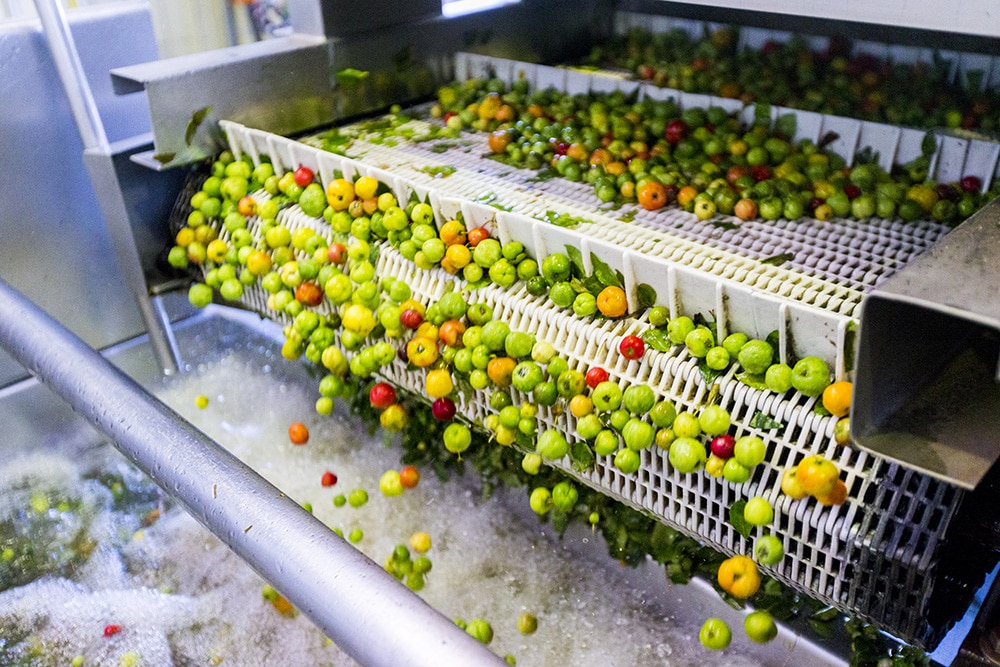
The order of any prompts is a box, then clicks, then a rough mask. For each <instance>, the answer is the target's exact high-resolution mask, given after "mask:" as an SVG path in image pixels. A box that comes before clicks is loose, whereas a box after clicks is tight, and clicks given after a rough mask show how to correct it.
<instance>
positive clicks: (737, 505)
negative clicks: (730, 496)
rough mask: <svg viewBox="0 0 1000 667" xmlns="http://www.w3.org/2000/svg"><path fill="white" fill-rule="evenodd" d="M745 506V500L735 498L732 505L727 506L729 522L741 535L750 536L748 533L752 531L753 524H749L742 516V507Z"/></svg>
mask: <svg viewBox="0 0 1000 667" xmlns="http://www.w3.org/2000/svg"><path fill="white" fill-rule="evenodd" d="M746 506H747V501H745V500H743V499H742V498H741V499H740V500H737V501H736V502H734V503H733V504H732V505H730V506H729V523H731V524H732V525H733V528H735V529H736V532H737V533H739V534H740V535H742V536H743V537H750V533H752V532H753V525H751V524H750V522H749V521H747V520H746V519H745V518H743V509H744V508H745V507H746Z"/></svg>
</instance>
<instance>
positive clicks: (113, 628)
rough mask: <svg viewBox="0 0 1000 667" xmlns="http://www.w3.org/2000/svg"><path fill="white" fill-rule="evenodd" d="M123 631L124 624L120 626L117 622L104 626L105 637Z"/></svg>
mask: <svg viewBox="0 0 1000 667" xmlns="http://www.w3.org/2000/svg"><path fill="white" fill-rule="evenodd" d="M121 631H122V626H120V625H118V624H116V623H109V624H108V625H105V626H104V636H105V637H110V636H112V635H117V634H118V633H119V632H121Z"/></svg>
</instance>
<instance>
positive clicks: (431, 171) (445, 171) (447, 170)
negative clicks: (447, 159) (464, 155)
mask: <svg viewBox="0 0 1000 667" xmlns="http://www.w3.org/2000/svg"><path fill="white" fill-rule="evenodd" d="M419 171H422V172H424V173H425V174H428V175H430V176H433V177H434V178H447V177H448V176H451V175H452V174H454V173H455V172H456V171H458V168H457V167H455V166H454V165H450V164H448V165H444V166H441V167H423V168H422V169H420V170H419Z"/></svg>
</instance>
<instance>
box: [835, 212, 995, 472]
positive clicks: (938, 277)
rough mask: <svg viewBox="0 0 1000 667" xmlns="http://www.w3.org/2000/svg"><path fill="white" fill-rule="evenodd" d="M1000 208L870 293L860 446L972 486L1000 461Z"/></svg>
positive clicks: (856, 406) (862, 344) (863, 343)
mask: <svg viewBox="0 0 1000 667" xmlns="http://www.w3.org/2000/svg"><path fill="white" fill-rule="evenodd" d="M998 223H1000V204H998V203H997V202H993V203H992V204H990V205H989V206H987V207H986V208H984V209H983V210H982V211H980V212H979V213H978V214H976V215H975V216H973V217H972V218H970V219H969V220H968V221H967V222H966V223H964V224H963V225H961V226H960V227H959V228H957V229H956V230H955V231H953V232H951V233H950V234H948V235H947V236H945V237H944V238H943V239H942V240H941V241H940V242H939V243H938V244H937V245H935V246H933V247H932V248H931V249H930V250H928V251H927V252H926V253H924V254H923V255H921V256H920V257H918V258H917V259H916V260H914V261H913V262H912V263H911V264H910V265H908V266H907V267H906V268H904V269H903V270H902V271H900V272H898V273H897V274H895V275H893V276H892V277H890V278H889V279H887V280H886V281H885V283H883V285H882V286H880V287H879V288H877V289H876V290H874V291H873V292H871V293H870V294H869V295H867V296H866V298H865V301H864V302H863V304H862V314H861V329H860V339H859V343H858V365H857V373H856V380H855V384H854V402H853V408H852V413H851V435H852V437H853V439H854V440H855V442H857V444H858V445H859V446H861V447H862V448H864V449H867V450H869V451H871V452H873V453H875V454H878V455H880V456H884V457H887V458H889V459H892V460H894V461H897V462H899V463H900V464H901V465H904V466H907V467H910V468H914V469H917V470H920V471H922V472H925V473H927V474H929V475H933V476H935V477H938V478H940V479H943V480H945V481H947V482H950V483H952V484H956V485H958V486H961V487H964V488H968V489H972V488H975V487H976V485H977V484H978V483H979V482H980V480H981V479H982V478H983V476H984V475H985V474H986V473H987V472H988V471H989V469H990V467H991V466H992V465H993V464H994V463H995V462H996V460H997V458H1000V435H998V434H1000V384H998V360H1000V321H998V317H997V311H998V307H1000V299H998V297H997V295H998V294H1000V284H998V283H1000V274H998V272H997V271H996V266H995V263H994V261H993V258H995V252H996V249H997V248H1000V226H998Z"/></svg>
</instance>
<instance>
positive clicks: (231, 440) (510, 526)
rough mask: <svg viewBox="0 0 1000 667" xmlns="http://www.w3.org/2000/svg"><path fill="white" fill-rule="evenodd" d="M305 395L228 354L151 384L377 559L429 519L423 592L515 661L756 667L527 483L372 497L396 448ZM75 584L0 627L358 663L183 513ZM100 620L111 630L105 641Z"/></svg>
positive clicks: (27, 603)
mask: <svg viewBox="0 0 1000 667" xmlns="http://www.w3.org/2000/svg"><path fill="white" fill-rule="evenodd" d="M314 391H315V389H314V387H313V386H312V385H311V384H309V385H305V384H304V385H303V386H298V385H295V384H292V383H288V382H282V381H278V380H277V378H276V377H274V376H273V375H270V374H268V373H266V372H263V371H261V370H259V369H255V368H254V367H252V366H249V365H246V364H244V363H242V362H240V361H238V360H237V359H235V358H228V359H225V360H223V361H222V362H219V363H217V364H208V365H206V366H205V368H204V369H203V373H202V374H201V375H200V376H191V377H181V378H176V379H174V380H171V381H170V383H169V385H168V386H166V387H164V388H163V389H162V390H161V391H160V392H159V394H160V395H161V397H162V398H163V399H164V400H165V401H166V402H167V403H168V404H170V405H171V406H172V407H173V408H174V409H176V410H177V411H178V412H180V413H182V414H183V415H184V416H185V417H186V418H188V419H189V420H190V421H192V422H193V423H195V424H196V425H197V426H198V427H199V428H201V429H203V430H204V431H205V432H206V433H208V434H209V435H210V436H211V437H213V438H214V439H216V440H217V441H218V442H219V443H220V444H222V445H223V446H225V447H227V448H228V449H230V450H231V451H232V452H233V453H234V454H236V455H237V456H239V457H240V458H242V459H243V460H244V461H246V462H247V463H248V464H249V465H251V466H252V467H254V468H255V469H256V470H258V471H259V472H260V473H261V474H262V475H264V476H265V477H267V478H268V479H269V480H270V481H271V482H272V483H274V484H276V485H277V486H278V487H280V488H281V489H282V490H283V491H285V492H286V493H287V494H288V495H289V496H291V497H292V498H294V499H296V500H297V501H298V502H300V503H305V502H309V503H311V504H312V506H313V508H314V514H315V515H316V516H317V517H319V518H320V519H321V520H322V521H323V522H324V523H326V524H327V525H329V526H330V527H331V528H333V527H339V528H341V529H342V530H343V531H344V532H345V534H346V533H348V532H350V531H351V530H352V529H354V528H360V529H361V530H363V531H364V538H363V539H362V541H361V542H360V543H359V544H358V545H357V546H358V548H359V549H361V550H362V551H363V552H364V553H366V554H367V555H368V556H369V557H371V558H372V559H373V560H375V561H376V562H378V563H382V562H384V561H385V559H386V557H387V556H388V555H389V554H390V553H391V551H392V549H393V548H394V547H395V546H396V545H397V544H401V543H406V542H407V540H408V539H409V536H410V535H411V534H412V533H413V532H414V531H417V530H422V531H426V532H428V533H429V534H430V535H431V537H432V540H433V547H432V549H431V550H430V552H429V554H428V555H429V556H430V558H431V560H432V561H433V570H432V571H431V572H430V573H429V574H428V575H427V584H426V587H425V588H424V589H423V591H421V593H420V594H421V596H422V597H423V598H424V599H425V600H427V601H428V602H429V603H430V604H431V605H432V606H434V607H435V608H437V609H438V610H440V611H441V612H442V613H444V614H445V615H446V616H449V617H453V618H462V619H465V620H471V619H473V618H477V617H478V618H484V619H486V620H488V621H489V622H490V623H491V624H492V626H493V629H494V633H495V635H494V640H493V642H492V644H491V645H490V647H491V649H493V650H494V651H495V652H496V653H498V654H499V655H505V654H511V655H513V656H514V657H515V658H516V659H517V663H518V664H519V665H522V666H528V665H530V666H546V665H553V666H556V665H558V666H559V667H563V666H565V665H597V664H599V665H608V666H611V667H613V666H614V665H629V666H632V665H712V664H725V665H734V666H739V667H743V666H749V665H754V664H759V663H758V662H755V661H754V660H751V659H749V658H746V657H743V656H741V655H740V653H741V652H742V651H741V650H739V649H730V650H729V651H726V652H725V653H712V652H709V651H706V650H705V649H704V648H703V647H702V646H701V645H700V644H699V642H698V640H697V632H698V625H699V624H695V623H694V622H691V621H682V620H678V619H677V617H678V616H679V615H676V614H675V613H674V611H675V610H671V609H670V608H669V607H668V606H667V605H665V604H664V602H663V600H664V599H666V596H664V595H663V593H664V589H665V588H666V586H667V584H666V583H665V579H664V578H663V577H662V575H661V576H660V577H659V578H658V579H657V582H658V583H656V584H654V586H656V588H657V589H656V590H654V589H652V588H651V587H650V586H649V585H647V584H648V583H649V582H644V581H642V580H639V582H638V583H637V581H636V579H635V577H633V576H632V571H631V570H630V569H628V568H623V567H621V566H620V565H618V564H617V563H615V562H614V561H612V560H611V559H610V558H609V557H608V556H607V554H606V551H604V549H603V547H601V546H598V545H597V544H596V543H595V544H591V545H589V546H593V547H594V548H592V549H579V548H576V547H580V546H581V545H583V546H588V545H584V544H583V543H584V542H585V541H592V539H593V538H590V537H589V534H588V533H586V532H582V533H581V534H580V535H576V536H574V537H567V538H566V540H564V541H560V540H559V539H558V538H557V537H554V536H553V535H552V534H551V529H549V528H547V527H543V526H541V525H540V524H539V522H538V521H537V519H536V518H535V517H534V516H533V515H530V512H525V511H524V510H525V507H526V504H527V499H526V494H525V493H524V492H523V490H512V491H510V492H500V493H497V494H496V495H494V496H493V497H492V498H491V499H489V500H483V499H481V497H480V494H479V491H478V487H477V485H476V483H475V479H474V474H473V473H472V472H471V471H470V472H469V473H468V474H467V475H465V476H463V477H457V478H455V479H453V480H452V481H450V482H447V483H445V482H442V481H440V480H438V479H437V478H436V477H435V476H434V475H433V473H432V472H430V471H423V473H424V474H423V478H422V479H421V482H420V484H419V486H418V487H417V488H415V489H410V490H407V491H406V492H405V493H404V494H403V495H402V496H400V497H396V498H386V497H384V496H382V495H381V494H380V493H379V491H378V479H379V477H380V476H381V474H382V472H383V471H385V470H386V469H388V468H399V466H400V463H399V455H400V452H399V450H398V449H394V448H387V447H385V446H384V445H383V444H382V440H381V436H380V435H379V434H376V435H375V436H374V437H369V436H368V435H367V432H366V431H364V430H362V429H359V428H357V427H356V426H354V425H352V424H350V423H346V422H344V421H342V420H340V419H338V418H334V417H325V418H324V417H320V416H318V415H316V413H315V411H314V410H313V402H314V401H315V394H314ZM199 394H204V395H207V396H209V397H210V402H209V405H208V407H207V408H205V409H198V408H196V407H195V402H194V397H195V396H197V395H199ZM260 406H266V407H267V409H266V410H262V409H261V407H260ZM293 421H303V422H305V423H307V424H308V425H309V427H310V432H311V436H310V440H309V443H308V444H307V445H306V446H295V445H292V444H291V443H290V442H289V440H288V437H287V428H288V425H289V424H290V423H291V422H293ZM49 459H50V460H49V461H48V462H47V463H48V464H50V465H45V466H39V465H36V464H37V463H38V462H37V461H36V462H35V464H32V466H33V467H32V466H28V467H32V469H33V470H38V469H41V470H46V469H47V470H52V471H53V474H54V475H55V476H57V477H59V478H67V479H69V478H73V477H74V476H75V475H74V474H73V470H72V466H70V467H69V468H67V465H68V464H67V461H70V460H71V459H68V458H62V457H60V456H59V455H52V456H51V457H49ZM74 463H76V464H77V465H86V464H85V463H84V462H82V461H81V462H74ZM325 470H331V471H333V472H335V473H336V474H337V476H338V482H337V484H336V486H334V487H332V488H325V487H323V486H322V485H321V484H320V477H321V475H322V473H323V472H324V471H325ZM76 476H78V475H76ZM359 487H360V488H365V489H367V491H368V493H369V497H370V501H369V502H368V504H367V505H365V506H364V507H362V508H358V509H354V508H351V507H350V506H348V505H345V506H344V507H340V508H337V507H334V505H333V503H332V499H333V497H334V496H335V495H337V494H340V493H344V494H346V493H348V492H349V491H350V490H351V489H354V488H359ZM94 524H95V525H98V526H103V527H102V528H101V529H100V531H99V532H101V533H103V534H105V535H113V534H114V533H115V531H116V530H120V529H121V527H122V524H121V522H120V520H118V519H115V518H114V517H113V513H111V512H108V513H107V514H106V515H105V516H104V517H102V518H101V519H98V520H95V522H94ZM570 546H573V547H574V548H572V549H571V548H570ZM588 552H589V553H590V554H591V555H589V556H587V555H585V556H581V555H580V554H581V553H588ZM310 566H313V567H322V566H323V565H322V564H310ZM81 581H84V582H85V583H86V585H83V584H74V583H71V582H68V581H65V580H53V579H43V580H41V581H37V582H34V583H32V584H29V585H27V586H24V587H22V588H20V589H15V590H13V591H8V592H6V593H4V594H0V625H5V624H11V623H13V624H15V626H16V627H19V628H22V629H28V630H30V631H31V633H32V634H33V636H34V637H35V640H36V641H37V642H41V643H42V644H43V645H44V646H45V647H46V650H47V651H48V654H50V655H54V656H57V657H58V658H59V659H61V660H66V661H68V660H71V659H72V657H73V656H74V655H78V654H79V655H84V656H85V658H86V663H85V664H87V665H95V664H98V665H100V664H107V665H118V664H119V662H118V661H119V660H121V657H122V655H123V654H125V653H127V652H130V651H131V652H134V653H136V654H138V655H139V656H141V660H142V662H141V664H143V665H157V666H160V665H171V664H211V663H212V662H213V661H220V664H223V665H246V666H253V665H273V664H282V665H290V666H297V665H303V666H312V665H320V664H323V665H353V664H354V662H353V661H352V660H351V659H350V658H348V657H347V656H345V655H343V654H342V653H341V652H340V651H339V649H337V647H336V646H335V645H333V644H331V643H330V642H329V641H328V640H327V639H326V638H325V637H323V635H322V633H321V632H320V631H319V630H318V629H316V628H315V627H314V626H313V625H312V624H311V623H310V622H309V621H308V620H307V619H306V618H304V617H302V616H299V617H296V618H287V617H284V616H282V615H280V614H279V613H278V612H277V611H276V610H275V609H274V608H273V607H272V606H271V605H270V604H269V603H268V602H267V601H266V600H264V599H263V598H262V596H261V589H262V586H263V584H264V582H263V581H262V580H261V579H260V578H259V577H258V576H257V575H256V574H255V573H253V572H252V571H251V570H250V569H249V568H248V567H246V566H245V565H244V564H243V563H242V562H241V561H239V559H237V558H236V557H235V556H234V555H233V554H232V553H231V552H229V550H228V549H227V548H226V547H225V546H224V545H222V543H221V542H219V541H218V540H217V539H215V538H214V536H212V535H211V534H209V533H208V532H207V531H205V530H204V529H202V528H201V527H200V526H199V525H198V524H197V523H196V522H195V521H194V520H193V519H191V518H190V517H188V516H187V515H186V514H184V513H183V512H182V511H180V510H179V509H176V508H173V509H167V510H166V511H165V512H164V514H163V515H162V517H161V518H160V519H159V520H158V521H157V522H155V523H154V524H153V525H151V526H149V527H147V528H144V529H141V530H139V531H138V532H136V534H135V535H134V537H132V538H131V539H130V540H128V541H127V543H126V544H124V546H122V547H121V548H120V549H98V550H97V551H95V554H94V555H93V556H92V557H91V562H90V563H88V565H87V567H86V568H84V569H83V571H82V577H81ZM718 604H719V605H720V606H724V605H723V603H722V602H721V600H720V601H718ZM524 611H528V612H531V613H533V614H535V615H536V616H537V617H538V619H539V625H538V631H537V632H536V633H535V634H533V635H530V636H524V635H521V634H520V633H518V631H517V629H516V622H517V617H518V615H520V614H521V613H522V612H524ZM43 619H44V622H43ZM109 623H114V624H119V625H120V626H121V627H122V631H121V632H120V633H118V634H115V635H113V636H111V637H104V636H103V629H104V627H105V626H106V625H107V624H109ZM734 630H736V628H734ZM736 641H738V640H734V644H735V643H736ZM745 643H746V640H745V639H744V644H745ZM0 655H2V653H0Z"/></svg>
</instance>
